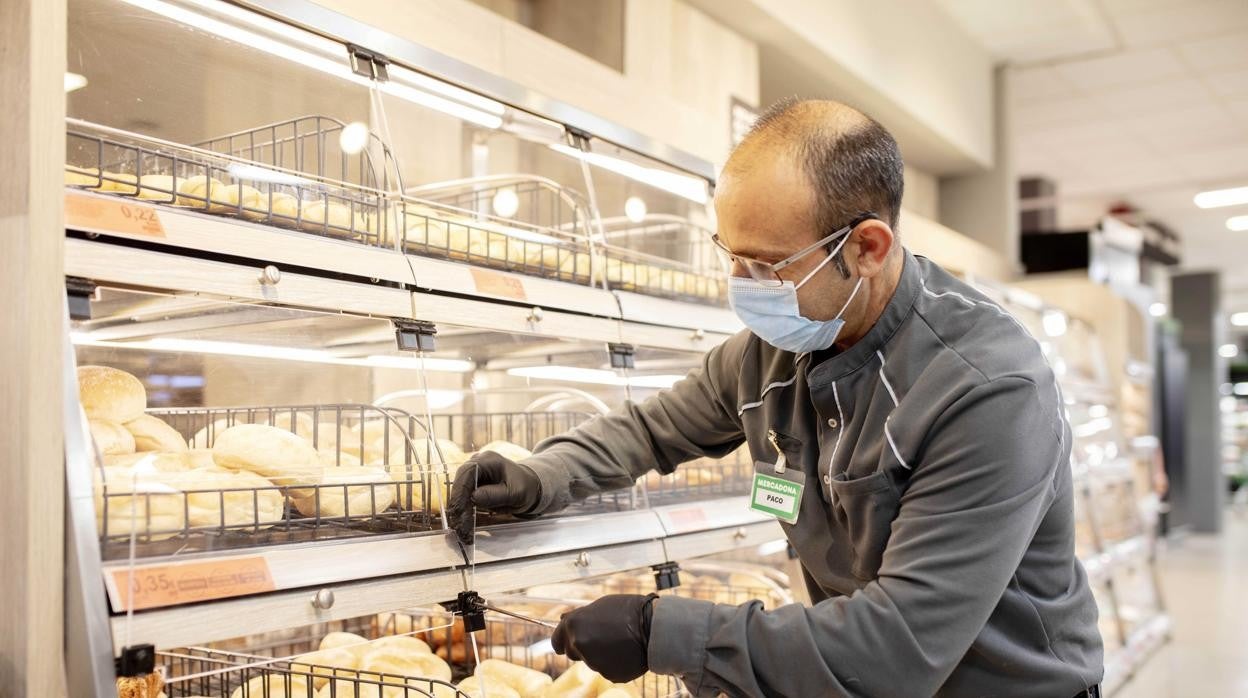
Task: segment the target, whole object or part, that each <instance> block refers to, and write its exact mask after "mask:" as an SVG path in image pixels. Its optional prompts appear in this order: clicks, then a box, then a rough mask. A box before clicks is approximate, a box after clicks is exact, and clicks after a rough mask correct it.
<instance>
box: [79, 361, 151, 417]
mask: <svg viewBox="0 0 1248 698" xmlns="http://www.w3.org/2000/svg"><path fill="white" fill-rule="evenodd" d="M78 399H79V400H80V401H81V402H82V409H83V410H85V411H86V413H87V416H88V417H94V418H96V419H107V420H109V421H112V422H117V423H119V424H125V423H126V422H128V421H130V420H132V419H138V418H139V417H140V416H142V415H143V410H144V409H146V408H147V390H145V389H144V388H143V383H142V382H140V381H139V379H138V378H135V377H134V376H132V375H130V374H129V373H126V372H125V371H122V370H120V369H116V368H111V367H109V366H79V367H78Z"/></svg>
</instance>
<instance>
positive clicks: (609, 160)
mask: <svg viewBox="0 0 1248 698" xmlns="http://www.w3.org/2000/svg"><path fill="white" fill-rule="evenodd" d="M549 147H550V149H551V150H555V151H557V152H560V153H563V154H564V155H568V156H570V157H574V158H576V159H577V160H584V161H585V162H587V163H589V164H591V165H593V166H595V167H601V168H602V169H604V170H609V171H611V172H614V173H616V174H618V175H623V176H625V177H628V178H629V179H631V180H634V181H637V182H641V183H642V184H648V185H650V186H652V187H655V188H656V189H662V190H663V191H666V192H669V193H672V194H675V195H676V196H680V197H684V198H686V199H689V200H690V201H692V202H694V203H698V204H705V203H706V201H707V193H706V180H704V179H701V178H699V177H691V176H689V175H682V174H676V173H675V172H668V171H667V170H661V169H658V168H655V167H644V166H642V165H638V164H636V163H633V162H628V161H627V160H621V159H619V158H616V157H611V156H610V155H603V154H602V153H588V152H585V151H584V150H581V149H579V148H573V147H571V146H568V145H564V144H562V143H552V144H550V146H549Z"/></svg>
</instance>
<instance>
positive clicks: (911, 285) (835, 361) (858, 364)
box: [806, 250, 923, 388]
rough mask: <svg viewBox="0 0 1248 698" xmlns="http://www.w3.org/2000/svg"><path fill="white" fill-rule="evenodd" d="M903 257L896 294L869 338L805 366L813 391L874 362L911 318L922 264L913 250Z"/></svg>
mask: <svg viewBox="0 0 1248 698" xmlns="http://www.w3.org/2000/svg"><path fill="white" fill-rule="evenodd" d="M903 254H904V257H903V262H902V268H901V279H900V280H899V281H898V282H897V290H895V291H894V292H893V297H892V298H891V299H890V300H889V301H888V305H886V306H885V307H884V312H882V313H881V314H880V319H879V320H876V322H875V325H874V326H872V327H871V329H870V330H868V331H867V334H866V335H864V336H863V338H862V339H860V340H858V342H857V343H855V344H854V345H853V346H851V347H850V348H848V349H846V350H844V351H837V350H836V349H835V348H832V349H829V350H824V351H821V352H815V354H814V355H812V357H811V361H810V362H809V363H808V364H807V365H806V381H807V384H808V385H810V386H811V387H812V388H814V387H819V386H823V385H827V384H829V383H832V382H833V381H836V380H838V379H840V378H843V377H845V376H847V375H849V374H851V373H853V372H855V371H857V370H858V369H860V368H862V367H863V366H865V365H866V364H868V363H870V362H872V361H875V360H876V354H875V353H876V352H877V351H880V350H881V349H883V348H884V346H885V345H887V344H888V342H889V340H891V339H892V338H893V335H894V334H896V333H897V330H898V329H899V328H900V327H901V325H902V323H903V322H905V320H906V318H907V317H909V315H910V311H911V310H913V309H914V302H915V299H917V298H918V296H919V291H920V290H921V289H922V288H923V276H922V272H920V270H919V262H918V260H917V259H915V257H914V255H912V254H911V253H910V250H903Z"/></svg>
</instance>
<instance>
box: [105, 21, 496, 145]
mask: <svg viewBox="0 0 1248 698" xmlns="http://www.w3.org/2000/svg"><path fill="white" fill-rule="evenodd" d="M125 1H126V2H128V3H130V4H131V5H134V6H135V7H139V8H142V9H144V10H147V11H149V12H152V13H155V14H158V15H162V16H164V17H168V18H169V19H172V20H174V21H175V22H181V23H182V24H186V25H189V26H192V27H194V28H196V29H200V30H202V31H207V32H211V33H213V34H216V35H217V36H220V37H222V38H224V39H229V40H230V41H233V42H235V43H238V44H242V45H244V46H250V47H251V48H255V49H259V50H261V51H264V52H265V53H268V54H272V55H274V56H278V57H279V58H285V59H287V60H289V61H292V62H294V63H298V64H300V65H303V66H306V67H309V68H313V69H315V70H319V71H321V72H322V73H326V74H328V75H333V76H336V77H339V78H342V79H343V80H347V81H349V82H354V83H356V84H357V85H362V86H364V87H368V88H372V87H376V88H377V89H379V90H381V91H382V92H385V93H386V94H389V95H393V96H395V97H398V98H400V99H405V100H407V101H409V102H413V103H415V104H419V105H421V106H425V107H429V108H430V109H435V110H437V111H440V112H442V113H444V114H450V115H451V116H454V117H457V118H460V119H463V120H465V121H470V122H472V123H474V124H477V125H479V126H484V127H485V128H490V129H495V128H498V127H499V126H502V124H503V119H502V117H501V116H499V115H495V114H491V113H487V112H484V111H481V110H480V109H475V108H473V107H469V106H466V105H464V104H460V103H458V102H454V101H452V100H449V99H446V98H445V97H440V96H438V95H436V94H432V93H429V92H425V91H423V90H420V89H417V88H414V87H412V86H410V85H403V84H399V83H398V82H396V81H394V80H391V81H389V82H381V83H374V82H373V81H372V80H368V79H366V78H364V77H362V76H360V75H356V74H355V73H354V72H352V71H351V69H350V67H348V66H347V64H346V63H344V62H343V61H342V59H341V58H340V59H337V60H333V59H330V58H326V57H325V56H323V55H318V54H314V53H309V52H308V51H304V50H303V49H300V48H296V47H294V46H291V45H290V44H286V43H282V42H280V41H276V40H274V39H271V38H269V37H267V36H263V35H260V34H257V33H255V32H251V31H248V30H246V29H243V28H241V27H236V26H234V25H232V24H227V23H225V22H222V21H220V20H218V19H213V18H212V17H209V16H207V15H202V14H199V13H198V12H192V11H190V10H187V9H183V8H181V7H177V6H175V5H170V4H169V3H167V2H162V0H125ZM213 7H215V5H213ZM253 24H255V23H254V22H253ZM278 27H280V28H278ZM267 28H270V29H271V30H272V31H274V32H275V33H280V34H281V35H282V36H283V37H285V38H292V39H294V40H296V41H301V39H300V38H299V35H300V34H301V33H302V32H301V30H298V29H295V28H294V27H289V26H286V25H283V24H281V23H277V26H276V27H267ZM304 43H308V42H304ZM338 48H339V49H341V47H338ZM409 72H410V71H409ZM500 108H501V105H500ZM500 113H501V112H500Z"/></svg>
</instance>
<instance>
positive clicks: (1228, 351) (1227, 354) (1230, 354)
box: [1218, 344, 1239, 359]
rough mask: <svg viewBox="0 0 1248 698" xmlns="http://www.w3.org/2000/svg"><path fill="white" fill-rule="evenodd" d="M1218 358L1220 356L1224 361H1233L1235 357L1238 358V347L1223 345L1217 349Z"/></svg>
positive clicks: (1235, 345)
mask: <svg viewBox="0 0 1248 698" xmlns="http://www.w3.org/2000/svg"><path fill="white" fill-rule="evenodd" d="M1218 356H1221V357H1222V358H1224V359H1233V358H1235V357H1236V356H1239V345H1238V344H1223V345H1222V346H1220V347H1218Z"/></svg>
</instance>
